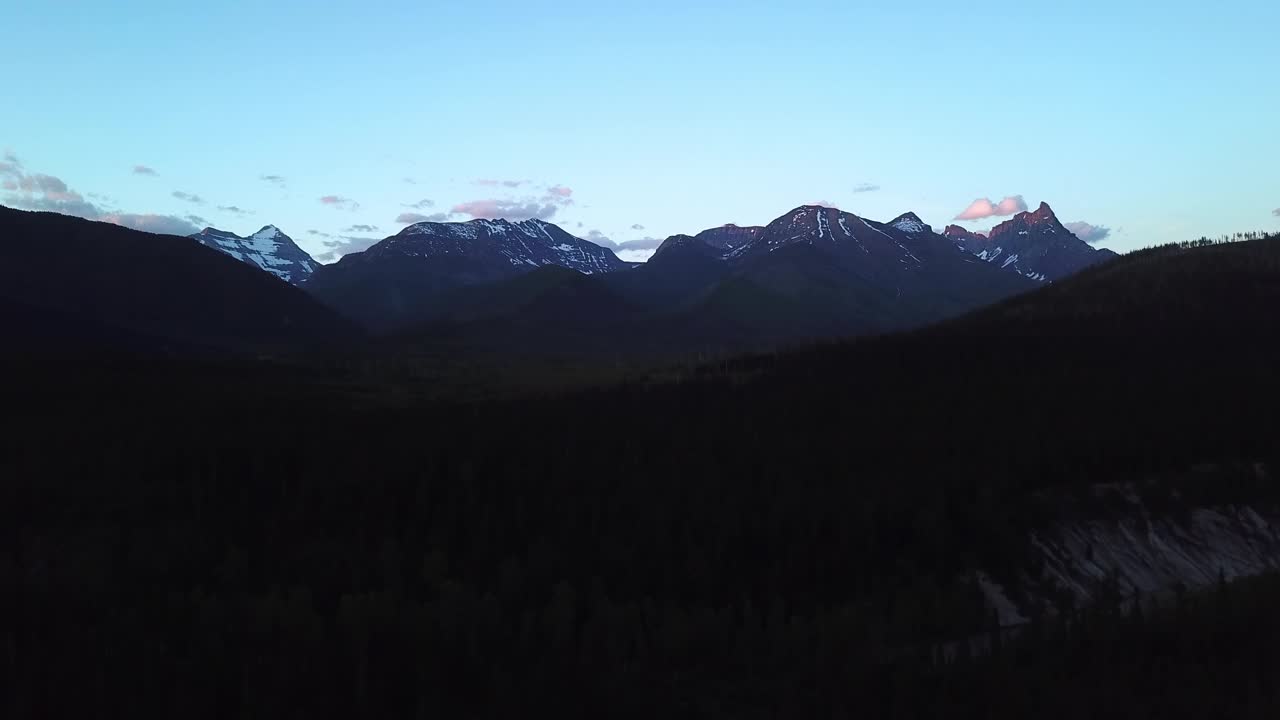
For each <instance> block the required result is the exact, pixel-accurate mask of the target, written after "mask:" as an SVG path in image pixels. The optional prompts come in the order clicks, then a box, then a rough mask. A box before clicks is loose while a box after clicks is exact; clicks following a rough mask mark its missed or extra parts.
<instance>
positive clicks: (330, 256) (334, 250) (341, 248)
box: [315, 235, 380, 262]
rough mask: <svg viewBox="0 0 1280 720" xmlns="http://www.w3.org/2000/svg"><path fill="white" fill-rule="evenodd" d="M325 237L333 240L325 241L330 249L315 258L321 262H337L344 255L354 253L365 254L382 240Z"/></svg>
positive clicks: (343, 236) (344, 236) (337, 236)
mask: <svg viewBox="0 0 1280 720" xmlns="http://www.w3.org/2000/svg"><path fill="white" fill-rule="evenodd" d="M325 237H330V238H333V239H331V240H325V241H324V246H325V247H327V248H329V249H328V250H325V251H324V252H322V253H320V254H319V255H316V256H315V258H316V259H317V260H319V261H320V262H329V261H330V260H337V259H338V258H340V257H342V256H343V255H350V254H351V253H354V252H364V251H365V250H368V249H369V248H370V247H372V246H373V245H375V244H377V243H378V241H379V239H380V238H370V237H353V236H350V235H326V236H325Z"/></svg>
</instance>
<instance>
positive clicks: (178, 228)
mask: <svg viewBox="0 0 1280 720" xmlns="http://www.w3.org/2000/svg"><path fill="white" fill-rule="evenodd" d="M0 177H2V178H3V180H0V187H2V188H3V189H4V190H7V191H9V193H10V194H9V195H6V196H4V198H3V201H4V204H6V205H9V206H10V207H15V208H21V209H23V210H42V211H46V212H56V213H61V214H63V215H74V216H76V217H82V218H85V219H86V220H98V221H101V222H109V223H114V224H116V225H122V226H124V227H128V228H133V229H134V230H142V231H144V232H152V233H163V234H167V235H190V234H192V233H194V232H197V231H198V230H199V228H198V227H196V223H195V222H194V221H193V218H194V219H200V220H203V218H198V217H197V216H194V215H189V216H187V217H177V216H174V215H156V214H139V213H122V212H117V211H110V212H108V211H104V210H103V209H102V208H100V207H98V206H97V205H95V204H93V203H91V202H89V201H88V200H85V199H84V196H83V195H81V194H80V193H78V192H76V191H75V190H72V189H71V188H70V187H68V186H67V184H66V183H65V182H63V181H62V179H61V178H58V177H55V176H53V175H46V174H44V173H28V172H26V170H25V168H24V167H23V166H22V163H21V162H20V161H19V160H18V158H17V156H16V155H14V154H13V153H12V152H11V151H9V152H6V153H5V154H4V162H3V163H0Z"/></svg>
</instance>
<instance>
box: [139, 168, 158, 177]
mask: <svg viewBox="0 0 1280 720" xmlns="http://www.w3.org/2000/svg"><path fill="white" fill-rule="evenodd" d="M133 174H134V175H150V176H152V177H154V176H156V175H159V174H160V173H158V172H156V170H155V168H152V167H147V166H146V165H134V166H133Z"/></svg>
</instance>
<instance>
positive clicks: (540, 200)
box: [449, 185, 573, 221]
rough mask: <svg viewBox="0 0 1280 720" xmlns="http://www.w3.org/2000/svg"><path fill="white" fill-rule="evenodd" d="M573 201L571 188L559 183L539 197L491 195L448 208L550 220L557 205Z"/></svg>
mask: <svg viewBox="0 0 1280 720" xmlns="http://www.w3.org/2000/svg"><path fill="white" fill-rule="evenodd" d="M572 204H573V190H571V189H569V188H567V187H564V186H562V185H554V186H552V187H549V188H547V189H546V192H545V193H544V194H543V195H542V196H541V197H535V196H526V197H523V198H490V199H486V200H472V201H470V202H464V203H458V204H457V205H454V206H453V207H452V208H450V211H449V212H450V214H451V215H466V216H469V217H472V218H490V219H498V218H504V219H507V220H517V221H519V220H532V219H538V220H550V219H552V218H553V217H555V214H556V212H558V211H559V210H560V209H562V208H565V207H568V206H569V205H572Z"/></svg>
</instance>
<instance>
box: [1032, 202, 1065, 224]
mask: <svg viewBox="0 0 1280 720" xmlns="http://www.w3.org/2000/svg"><path fill="white" fill-rule="evenodd" d="M1028 215H1029V216H1030V218H1031V219H1033V220H1048V219H1049V218H1053V219H1054V220H1057V219H1058V216H1057V215H1054V214H1053V208H1051V207H1049V203H1047V202H1044V201H1041V202H1040V207H1038V208H1036V209H1035V212H1032V213H1028Z"/></svg>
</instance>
